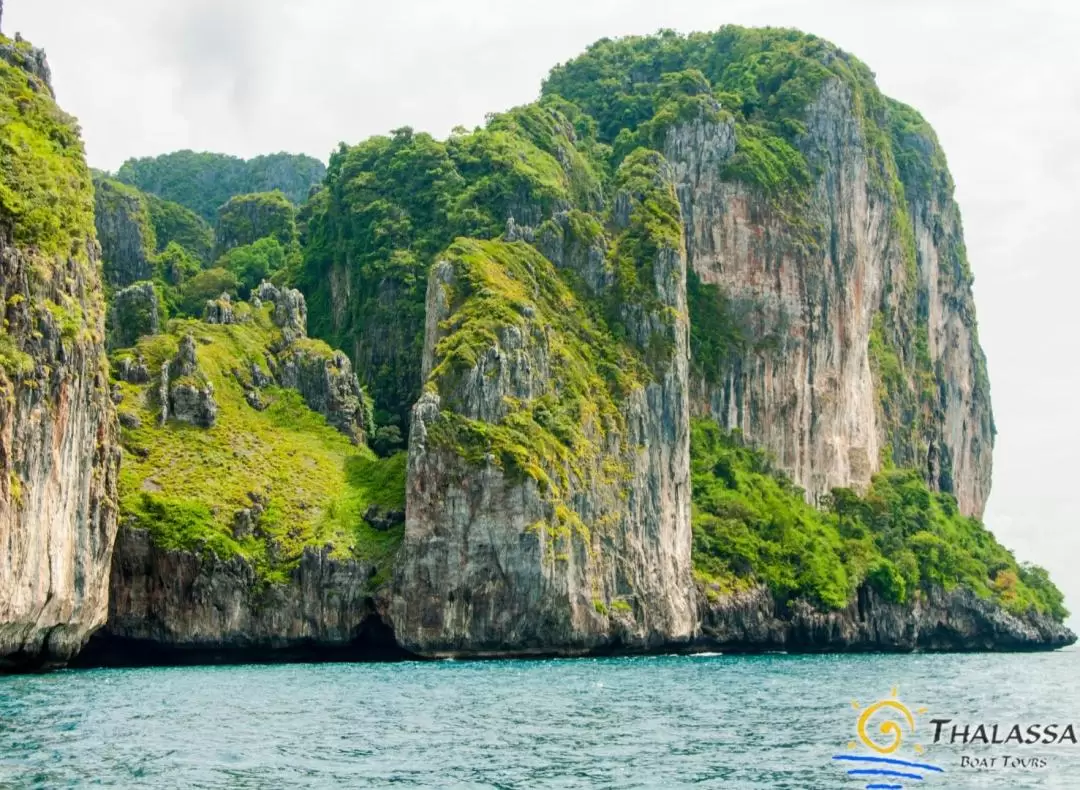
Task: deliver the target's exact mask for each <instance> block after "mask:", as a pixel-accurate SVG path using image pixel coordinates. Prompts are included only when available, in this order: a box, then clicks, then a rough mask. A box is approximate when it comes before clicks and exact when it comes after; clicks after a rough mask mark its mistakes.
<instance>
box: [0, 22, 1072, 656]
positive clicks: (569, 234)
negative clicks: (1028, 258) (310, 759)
mask: <svg viewBox="0 0 1080 790" xmlns="http://www.w3.org/2000/svg"><path fill="white" fill-rule="evenodd" d="M0 120H2V123H0V150H2V151H3V152H4V154H3V156H2V157H0V297H2V299H3V306H4V320H3V325H2V329H0V392H2V393H3V397H0V541H2V542H3V543H4V545H5V546H6V547H7V550H6V551H5V553H4V554H3V556H2V558H0V562H2V563H3V564H2V565H0V668H2V669H4V670H9V671H10V670H16V671H17V670H27V669H39V668H47V667H55V666H62V665H65V664H71V665H78V666H102V665H106V666H108V665H140V664H153V663H194V662H230V661H249V660H266V661H273V660H294V659H348V660H366V659H392V658H403V657H445V656H457V657H495V656H507V657H511V656H540V655H589V654H612V653H645V652H657V651H679V650H686V651H690V650H710V651H712V650H723V651H746V652H752V651H763V650H791V651H872V650H877V651H912V650H1042V649H1053V648H1056V647H1060V646H1063V645H1067V644H1071V643H1073V642H1074V641H1075V636H1074V635H1073V634H1072V633H1071V632H1070V631H1069V630H1068V629H1067V628H1066V627H1065V626H1064V625H1063V621H1064V619H1065V617H1066V614H1067V613H1066V611H1065V609H1064V606H1063V597H1062V595H1061V593H1060V592H1059V591H1058V589H1057V588H1056V587H1055V586H1054V584H1053V583H1052V582H1051V581H1050V579H1049V577H1048V575H1047V574H1046V572H1045V571H1044V570H1042V569H1041V568H1038V567H1035V566H1031V565H1027V564H1023V563H1020V562H1018V561H1017V560H1016V558H1015V557H1014V556H1013V555H1012V553H1011V552H1009V551H1008V550H1007V549H1005V548H1004V547H1002V546H1001V545H1000V544H998V543H997V541H996V540H995V539H994V537H993V535H992V534H991V533H990V532H989V531H988V530H987V529H986V528H985V527H984V525H983V524H982V523H981V521H980V518H981V515H982V511H983V507H984V505H985V502H986V499H987V497H988V494H989V490H990V481H991V457H992V451H993V445H994V434H995V428H994V422H993V415H992V411H991V405H990V389H989V382H988V378H987V372H986V361H985V357H984V355H983V352H982V349H981V347H980V346H979V341H978V332H977V326H976V320H975V306H974V301H973V297H972V290H971V285H972V273H971V268H970V266H969V264H968V261H967V257H966V252H965V248H964V242H963V234H962V228H961V222H960V213H959V209H958V207H957V205H956V203H955V201H954V200H953V184H952V180H951V178H950V176H949V173H948V169H947V166H946V162H945V155H944V153H943V152H942V150H941V148H940V146H939V145H938V142H937V140H936V138H935V136H934V133H933V131H932V130H931V128H930V127H929V126H928V125H927V124H926V122H925V121H924V120H923V119H922V118H921V116H919V114H918V113H917V112H916V111H915V110H913V109H911V108H909V107H907V106H905V105H903V104H900V103H899V102H896V101H893V100H892V99H889V98H887V97H885V96H883V95H882V94H881V93H880V92H879V90H878V89H877V87H876V85H875V83H874V79H873V75H872V73H871V72H870V71H869V69H868V68H867V67H866V66H865V65H863V64H862V63H861V62H860V61H859V60H857V59H856V58H855V57H853V56H851V55H850V54H848V53H845V52H844V51H842V50H840V49H838V48H837V47H835V46H833V45H832V44H830V43H828V42H826V41H824V40H822V39H819V38H817V37H815V36H812V35H806V34H803V33H800V32H797V31H792V30H783V29H772V28H768V29H747V28H740V27H730V26H729V27H724V28H721V29H720V30H719V31H717V32H714V33H700V34H697V33H696V34H691V35H688V36H682V35H678V34H675V33H671V32H662V33H660V34H658V35H655V36H647V37H631V38H624V39H617V40H609V39H605V40H602V41H599V42H597V43H596V44H594V45H593V46H592V47H590V48H589V49H588V50H587V51H586V52H585V53H584V54H582V55H581V56H579V57H578V58H575V59H573V60H571V61H569V62H568V63H565V64H562V65H560V66H557V67H556V68H555V69H553V70H552V72H551V73H550V75H549V76H548V78H547V80H546V81H545V82H544V85H543V89H542V91H541V97H540V98H539V99H538V100H537V101H536V102H534V103H532V104H529V105H525V106H522V107H517V108H514V109H511V110H509V111H506V112H503V113H499V114H495V115H492V116H491V117H490V118H489V120H488V121H487V123H486V125H485V126H484V127H482V128H477V129H475V130H472V131H467V130H457V131H455V132H454V133H453V134H452V135H451V136H450V137H449V138H448V139H446V140H438V139H435V138H433V137H431V136H429V135H426V134H421V133H416V132H414V131H412V130H410V129H407V128H406V129H399V130H396V131H394V132H393V133H391V134H390V135H387V136H379V137H374V138H371V139H369V140H366V141H364V142H361V143H359V144H357V145H354V146H348V145H344V144H343V145H342V146H341V147H340V148H339V149H338V150H337V151H335V152H334V153H333V154H332V155H331V156H330V161H329V166H328V167H327V166H324V165H323V164H322V163H320V162H318V161H317V160H314V159H311V158H310V157H305V156H293V155H289V154H275V155H272V156H266V157H258V158H256V159H253V160H248V161H244V160H241V159H237V158H235V157H229V156H224V155H217V154H203V153H194V152H190V151H182V152H176V153H173V154H167V155H164V156H160V157H154V158H147V159H138V160H131V161H129V162H127V163H125V164H124V165H123V166H122V167H121V168H120V170H119V171H118V172H117V173H115V174H109V173H102V172H97V171H91V170H90V169H89V168H88V167H87V164H86V161H85V156H84V153H83V147H82V143H81V140H80V136H79V130H78V127H77V125H76V123H75V121H74V119H72V118H71V117H70V116H68V115H66V114H65V113H64V112H63V111H62V110H61V109H60V108H59V107H58V106H57V105H56V102H55V99H54V96H53V92H52V89H51V87H50V75H49V69H48V65H47V62H46V60H45V57H44V54H43V53H42V52H41V51H40V50H38V49H35V48H34V47H33V46H32V45H30V44H29V43H28V42H26V41H24V40H22V39H21V38H19V37H18V36H16V37H15V38H14V39H9V38H7V37H3V36H0Z"/></svg>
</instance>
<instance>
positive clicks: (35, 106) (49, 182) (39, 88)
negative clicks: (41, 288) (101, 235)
mask: <svg viewBox="0 0 1080 790" xmlns="http://www.w3.org/2000/svg"><path fill="white" fill-rule="evenodd" d="M0 41H2V42H3V44H4V45H5V46H15V44H14V43H13V42H11V41H10V39H8V38H6V37H2V36H0ZM93 211H94V206H93V192H92V190H91V189H90V171H89V170H88V169H87V167H86V159H85V157H84V154H83V146H82V141H81V140H80V139H79V128H78V126H77V125H76V123H75V120H74V119H73V118H72V117H71V116H69V115H67V114H66V113H65V112H63V111H62V110H60V108H59V107H57V106H56V103H55V102H54V101H53V98H52V95H51V94H50V92H49V90H48V88H47V87H46V86H45V85H44V84H43V83H41V82H40V81H39V80H38V79H37V78H36V77H33V76H31V75H30V74H28V73H27V72H26V71H23V70H22V69H20V68H16V67H15V66H13V65H11V64H10V63H8V62H7V61H6V60H2V59H0V224H2V225H3V227H4V229H5V230H7V231H9V232H10V233H11V234H12V238H13V240H14V242H15V243H16V244H17V245H19V246H20V247H33V248H35V249H36V250H37V251H38V253H39V254H41V255H42V256H46V257H53V256H60V257H64V258H67V257H69V256H70V257H75V258H78V259H79V260H81V261H83V262H85V261H86V260H87V254H86V242H87V239H88V238H89V237H90V233H91V229H92V228H93V223H94V214H93Z"/></svg>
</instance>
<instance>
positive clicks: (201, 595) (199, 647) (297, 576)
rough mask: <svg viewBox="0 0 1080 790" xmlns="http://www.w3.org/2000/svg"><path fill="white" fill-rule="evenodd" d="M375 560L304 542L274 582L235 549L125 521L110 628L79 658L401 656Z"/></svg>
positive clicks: (101, 661) (98, 661)
mask: <svg viewBox="0 0 1080 790" xmlns="http://www.w3.org/2000/svg"><path fill="white" fill-rule="evenodd" d="M375 572H376V567H375V564H374V563H371V562H364V561H361V560H355V559H347V558H335V557H333V556H331V553H330V551H329V549H326V548H323V549H318V548H314V547H308V548H305V549H304V550H303V553H302V554H301V556H300V559H299V562H298V563H297V564H296V565H295V566H294V567H293V568H292V569H290V570H289V571H288V573H287V575H286V577H285V578H284V579H283V580H281V582H279V583H277V584H266V582H265V580H263V579H260V578H259V574H258V573H257V571H256V570H255V569H254V568H253V567H252V565H251V564H250V563H249V562H247V561H245V560H244V559H243V558H241V557H239V556H233V557H218V556H217V555H215V554H213V553H209V554H201V553H198V552H191V551H182V550H176V549H172V550H170V549H167V548H164V547H162V546H161V545H159V543H157V542H155V540H154V538H153V537H152V535H151V534H150V532H148V531H146V530H141V529H123V530H121V532H120V535H119V538H118V540H117V544H116V559H115V562H114V564H113V573H112V581H111V590H110V594H111V603H110V615H109V624H108V626H107V627H106V628H105V629H104V630H103V631H101V632H99V633H98V634H96V635H95V636H94V637H93V638H91V640H90V643H89V645H88V646H87V649H86V650H85V651H84V652H83V653H82V654H81V655H80V656H79V659H78V664H79V665H82V666H101V665H106V666H142V665H146V664H156V663H166V664H183V663H219V662H226V663H234V662H245V661H266V660H271V661H288V660H293V661H296V660H301V661H302V660H312V659H316V660H318V659H322V660H325V659H327V658H334V659H338V660H342V659H344V660H348V659H366V660H371V659H377V658H396V657H399V656H402V655H403V654H404V653H403V651H401V650H400V648H398V647H397V645H396V644H395V643H394V640H393V634H391V633H389V632H388V631H387V629H386V628H385V626H384V625H383V623H382V621H381V620H380V619H379V617H378V615H377V613H376V612H375V605H374V599H373V597H372V595H371V585H370V579H371V577H372V575H373V574H374V573H375Z"/></svg>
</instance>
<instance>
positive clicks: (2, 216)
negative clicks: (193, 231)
mask: <svg viewBox="0 0 1080 790" xmlns="http://www.w3.org/2000/svg"><path fill="white" fill-rule="evenodd" d="M28 66H29V67H28ZM47 76H48V68H47V66H46V64H45V59H44V55H43V54H42V53H40V52H39V51H36V50H33V49H32V48H31V47H30V46H29V44H27V43H26V42H24V41H21V40H18V39H17V40H16V41H14V42H13V41H10V40H8V39H7V38H4V37H3V36H0V147H2V148H3V150H4V151H5V152H6V153H5V155H4V157H3V159H2V163H0V305H2V306H3V311H4V313H3V323H2V327H0V544H2V545H3V546H4V551H3V552H2V553H0V669H27V668H35V667H40V666H50V665H55V664H61V663H63V662H65V661H66V660H67V659H69V658H70V657H71V656H73V655H74V654H75V653H76V652H77V651H78V650H79V649H80V647H81V646H82V644H83V642H84V641H85V639H86V638H87V636H88V635H89V634H90V632H92V631H93V630H94V629H95V628H97V627H98V626H100V625H101V624H102V623H103V622H104V621H105V615H106V605H107V598H108V582H109V566H110V559H111V556H112V547H113V539H114V537H115V534H116V523H117V522H116V518H117V503H116V484H117V468H118V464H119V447H118V444H117V435H116V431H117V429H116V417H115V414H114V411H113V406H112V403H111V402H110V400H109V387H108V368H107V363H106V360H105V352H104V347H103V338H104V321H103V317H104V306H103V303H102V299H101V281H100V275H99V271H98V247H97V243H96V241H95V240H94V227H93V213H92V212H93V191H92V187H91V183H90V173H89V171H88V169H87V167H86V163H85V159H84V156H83V149H82V143H81V141H80V139H79V131H78V127H77V126H76V124H75V121H74V119H72V118H70V117H69V116H67V115H65V114H64V113H63V112H61V111H60V110H59V109H58V108H57V106H56V105H55V103H54V102H53V98H52V92H51V89H50V87H49V85H48V83H47V81H46V80H47Z"/></svg>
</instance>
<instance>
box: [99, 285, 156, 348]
mask: <svg viewBox="0 0 1080 790" xmlns="http://www.w3.org/2000/svg"><path fill="white" fill-rule="evenodd" d="M163 314H164V308H163V307H162V305H161V300H160V299H159V298H158V294H157V291H155V290H154V284H153V283H152V282H150V281H144V282H139V283H135V284H133V285H129V286H127V287H126V288H121V289H120V290H118V291H117V292H116V293H114V294H113V298H112V303H111V304H110V306H109V315H108V320H107V321H106V330H107V340H108V347H109V348H127V347H128V346H133V345H135V343H137V342H138V340H139V338H140V337H143V336H144V335H156V334H157V333H158V332H160V331H161V318H162V315H163Z"/></svg>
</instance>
